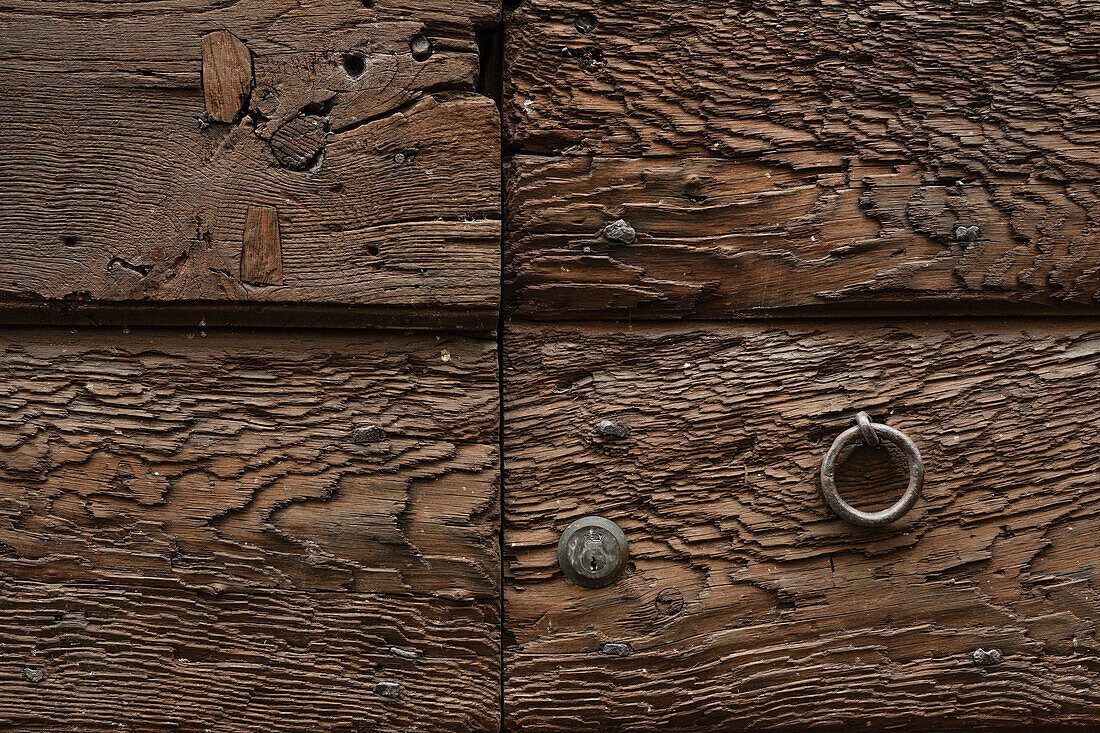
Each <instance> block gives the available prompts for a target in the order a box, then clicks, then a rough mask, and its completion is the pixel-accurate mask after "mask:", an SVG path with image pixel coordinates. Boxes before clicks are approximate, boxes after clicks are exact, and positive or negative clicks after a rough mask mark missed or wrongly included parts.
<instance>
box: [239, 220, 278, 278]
mask: <svg viewBox="0 0 1100 733" xmlns="http://www.w3.org/2000/svg"><path fill="white" fill-rule="evenodd" d="M241 280H243V281H244V282H248V283H254V284H257V285H282V284H283V251H282V244H281V242H280V240H279V211H278V209H276V208H275V207H274V206H249V207H248V211H247V212H246V213H245V216H244V238H243V242H242V246H241Z"/></svg>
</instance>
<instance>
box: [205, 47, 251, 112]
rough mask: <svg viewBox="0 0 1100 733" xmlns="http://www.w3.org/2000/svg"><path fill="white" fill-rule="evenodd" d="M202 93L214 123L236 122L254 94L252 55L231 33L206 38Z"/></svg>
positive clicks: (207, 110)
mask: <svg viewBox="0 0 1100 733" xmlns="http://www.w3.org/2000/svg"><path fill="white" fill-rule="evenodd" d="M202 93H203V98H204V99H205V100H206V114H207V117H208V119H210V120H211V121H214V122H234V121H235V120H236V119H237V115H239V114H240V113H242V112H243V111H244V110H245V107H246V106H247V105H248V98H249V96H250V95H251V93H252V53H251V52H250V51H249V50H248V47H247V46H245V45H244V44H243V43H241V39H239V38H237V37H236V36H235V35H233V34H232V33H230V32H229V31H214V32H213V33H207V34H206V35H205V36H203V37H202Z"/></svg>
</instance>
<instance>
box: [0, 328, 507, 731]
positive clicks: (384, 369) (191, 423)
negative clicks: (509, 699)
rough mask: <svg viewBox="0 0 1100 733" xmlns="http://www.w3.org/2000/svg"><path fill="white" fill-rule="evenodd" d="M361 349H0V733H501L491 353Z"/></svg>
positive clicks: (243, 343)
mask: <svg viewBox="0 0 1100 733" xmlns="http://www.w3.org/2000/svg"><path fill="white" fill-rule="evenodd" d="M367 335H368V336H369V338H364V337H363V334H362V332H359V333H358V334H343V335H341V334H339V333H333V332H329V333H328V334H320V335H318V334H316V333H307V332H303V331H283V332H280V333H278V334H272V333H271V332H267V333H264V332H259V333H254V332H241V331H213V332H209V333H203V332H187V331H182V330H180V331H142V330H137V331H133V332H124V331H122V330H110V331H108V330H100V329H87V330H78V331H76V333H70V332H69V330H65V331H58V330H40V331H7V332H6V333H5V334H4V342H5V345H4V349H3V356H2V357H0V375H2V377H3V379H2V380H0V382H2V383H3V386H2V387H0V402H2V404H3V408H4V409H3V415H2V417H0V596H2V598H0V640H2V642H3V643H2V644H0V646H2V647H3V648H4V650H5V652H4V654H3V655H0V675H3V677H4V679H5V680H6V683H5V684H4V685H3V688H2V690H0V727H3V728H4V729H5V730H56V729H57V725H58V723H59V721H64V722H65V723H67V724H72V725H75V726H77V727H79V728H80V729H81V730H92V729H95V730H100V729H106V728H107V727H109V726H114V725H116V724H121V725H122V726H123V727H124V728H125V729H127V730H134V731H142V730H165V729H167V728H169V727H171V728H172V729H173V730H187V731H202V730H207V729H210V730H229V729H232V730H234V731H288V732H289V731H300V730H307V729H308V730H323V731H352V730H367V729H374V728H378V727H381V728H383V729H394V728H407V727H410V726H417V725H420V726H430V727H443V728H445V729H449V730H467V729H483V728H491V727H493V726H494V725H495V724H496V721H497V720H498V718H499V704H500V700H499V685H500V676H499V675H500V672H499V602H500V600H499V572H500V565H499V551H498V544H497V527H498V487H499V479H498V474H499V471H498V449H497V443H496V436H497V423H498V407H497V405H498V393H497V386H496V381H497V379H496V378H497V362H496V344H495V343H494V342H493V341H490V340H479V339H470V338H463V337H459V336H448V337H444V336H434V335H431V336H429V335H423V336H408V335H398V334H381V333H374V334H372V333H369V332H368V333H367ZM40 675H41V676H42V679H36V678H38V677H39V676H40ZM112 729H113V728H112Z"/></svg>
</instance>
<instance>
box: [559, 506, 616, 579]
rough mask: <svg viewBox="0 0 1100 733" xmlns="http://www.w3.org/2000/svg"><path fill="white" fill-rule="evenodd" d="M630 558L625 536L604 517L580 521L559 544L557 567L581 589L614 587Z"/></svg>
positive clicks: (584, 518)
mask: <svg viewBox="0 0 1100 733" xmlns="http://www.w3.org/2000/svg"><path fill="white" fill-rule="evenodd" d="M628 557H629V554H628V552H627V546H626V535H624V534H623V531H622V530H621V529H619V527H618V525H616V524H615V523H614V522H612V521H611V520H609V519H604V518H603V517H582V518H580V519H578V520H577V521H575V522H573V523H572V524H570V525H569V526H568V527H566V528H565V531H564V532H562V533H561V539H559V540H558V565H560V566H561V571H562V572H563V573H564V574H565V577H566V578H567V579H568V580H569V581H570V582H571V583H573V584H575V585H579V586H581V587H583V588H602V587H603V586H605V585H609V584H611V583H614V582H615V581H616V580H617V579H618V577H619V575H620V574H621V573H622V571H623V568H625V567H626V561H627V558H628Z"/></svg>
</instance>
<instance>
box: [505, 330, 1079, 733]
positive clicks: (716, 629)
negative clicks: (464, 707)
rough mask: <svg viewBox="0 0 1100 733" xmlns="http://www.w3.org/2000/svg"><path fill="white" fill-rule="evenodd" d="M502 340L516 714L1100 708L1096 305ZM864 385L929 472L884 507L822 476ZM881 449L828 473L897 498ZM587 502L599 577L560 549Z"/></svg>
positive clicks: (1052, 720) (645, 722) (765, 716)
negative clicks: (615, 542) (901, 511)
mask: <svg viewBox="0 0 1100 733" xmlns="http://www.w3.org/2000/svg"><path fill="white" fill-rule="evenodd" d="M505 355H506V368H505V425H506V426H507V429H506V434H505V456H506V461H505V471H506V476H507V486H508V490H507V494H506V497H505V502H504V516H505V524H504V537H503V541H504V547H505V569H506V570H505V606H504V614H505V629H506V635H505V722H506V724H507V725H508V726H510V728H511V729H514V730H563V729H569V730H582V729H597V728H599V729H601V730H616V729H652V728H656V727H662V728H669V729H676V730H699V729H706V730H711V729H713V730H728V729H731V728H734V729H737V728H741V727H752V728H753V729H761V728H773V727H774V728H786V729H798V728H801V727H804V726H806V725H807V724H808V723H809V722H810V721H812V722H813V723H814V724H816V725H820V726H840V727H843V728H844V729H854V728H859V729H864V728H867V729H880V728H886V727H898V728H904V729H912V730H927V729H929V728H930V727H941V726H942V727H947V728H959V727H966V728H973V727H975V726H985V725H990V726H992V725H1003V726H1009V725H1018V724H1076V725H1093V726H1095V725H1096V724H1097V722H1098V721H1100V694H1098V692H1097V690H1098V689H1100V684H1098V683H1100V664H1098V662H1097V660H1098V658H1100V655H1098V652H1100V640H1098V639H1097V622H1098V621H1100V605H1098V602H1100V598H1098V596H1097V588H1098V587H1100V569H1098V565H1097V561H1096V558H1097V550H1098V546H1100V541H1098V540H1097V537H1098V536H1100V474H1098V472H1097V462H1096V455H1097V450H1098V448H1100V438H1098V437H1097V436H1100V417H1098V416H1100V388H1098V387H1097V379H1096V378H1097V375H1098V372H1100V330H1097V328H1096V325H1095V324H1094V323H1091V322H1087V321H1086V322H1074V321H1053V320H1021V321H1015V322H998V321H993V320H971V321H939V322H931V323H925V322H919V321H900V322H896V323H894V324H891V325H883V324H882V323H880V322H875V321H872V320H863V321H830V322H826V323H821V324H811V323H806V322H803V323H791V322H784V323H775V324H767V325H764V326H758V327H748V326H743V325H710V324H708V325H692V326H690V327H687V326H685V325H684V324H680V325H679V326H674V325H647V326H634V327H622V326H619V327H614V328H613V327H610V326H603V325H595V324H593V325H588V326H585V325H577V324H568V325H567V324H561V325H550V324H528V325H515V326H513V327H512V329H511V331H510V333H509V334H508V335H507V337H506V340H505ZM861 409H865V410H868V411H869V412H870V413H871V414H872V416H873V417H875V418H876V419H878V420H880V421H883V420H884V421H885V422H886V423H887V424H888V425H891V426H893V427H895V428H898V429H900V430H902V431H904V432H905V433H907V434H908V435H909V436H910V437H911V438H912V439H913V441H914V442H915V443H916V444H917V446H918V447H919V449H920V450H921V452H922V453H923V456H924V462H925V467H926V469H927V476H926V482H925V490H924V493H923V495H922V497H921V499H920V500H919V501H918V503H917V505H916V507H915V508H914V509H913V510H912V511H911V512H910V513H909V514H907V515H906V516H905V517H904V518H903V519H901V520H899V521H898V522H897V523H896V524H895V525H892V526H890V527H889V528H886V529H882V530H867V529H861V528H856V527H852V526H849V525H847V524H845V523H844V522H843V521H841V520H840V519H838V518H836V517H835V516H833V515H832V514H831V513H830V512H829V510H828V509H827V507H826V506H825V504H824V501H823V499H822V496H821V490H820V487H819V483H818V471H819V469H820V465H821V459H822V457H823V454H824V453H825V451H826V449H827V448H828V447H829V445H830V443H831V442H832V440H833V439H834V437H835V436H836V435H837V434H838V433H839V432H840V431H841V430H843V429H845V428H847V427H849V426H850V425H852V424H853V423H852V418H853V416H854V414H855V412H856V411H858V410H861ZM603 420H612V421H618V422H620V423H621V424H622V426H623V427H624V428H625V430H626V435H625V437H621V438H619V439H615V435H622V432H623V431H622V430H616V431H604V433H606V434H604V435H601V432H600V431H598V430H597V429H596V426H597V424H598V423H599V422H600V421H603ZM896 461H897V459H896V456H895V457H892V456H890V454H879V453H875V452H870V451H868V450H866V449H864V450H862V451H857V453H856V454H854V455H853V456H852V458H851V460H850V461H849V462H846V463H844V464H842V465H841V467H840V470H839V471H838V481H839V482H840V490H841V492H842V494H844V495H845V496H847V497H848V498H849V500H851V501H853V502H854V503H856V505H857V506H862V507H866V508H881V507H882V506H885V505H887V504H888V503H891V502H892V501H893V500H894V499H896V498H897V496H898V495H900V493H901V486H900V484H901V483H903V480H904V479H903V474H902V471H901V470H900V468H899V466H898V465H897V463H896ZM589 514H597V515H601V516H604V517H607V518H609V519H611V520H613V521H615V522H616V523H618V524H619V526H620V527H621V528H622V529H623V530H624V532H625V533H626V536H627V539H628V541H629V546H630V558H631V563H632V567H631V568H630V569H628V571H627V572H626V574H625V576H624V577H623V578H622V579H620V580H619V581H618V582H616V583H615V584H613V585H610V586H608V587H606V588H602V589H598V590H590V589H584V588H580V587H577V586H574V585H571V584H570V583H568V582H567V581H566V580H565V579H564V578H563V576H562V575H561V572H560V570H559V569H558V567H557V555H556V543H557V540H558V536H559V533H560V532H561V531H562V529H564V528H565V527H566V526H567V525H569V523H570V522H572V521H573V520H575V519H577V518H578V517H581V516H584V515H589ZM994 649H995V650H997V654H996V655H994V654H992V651H991V650H994ZM998 655H999V656H998Z"/></svg>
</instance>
